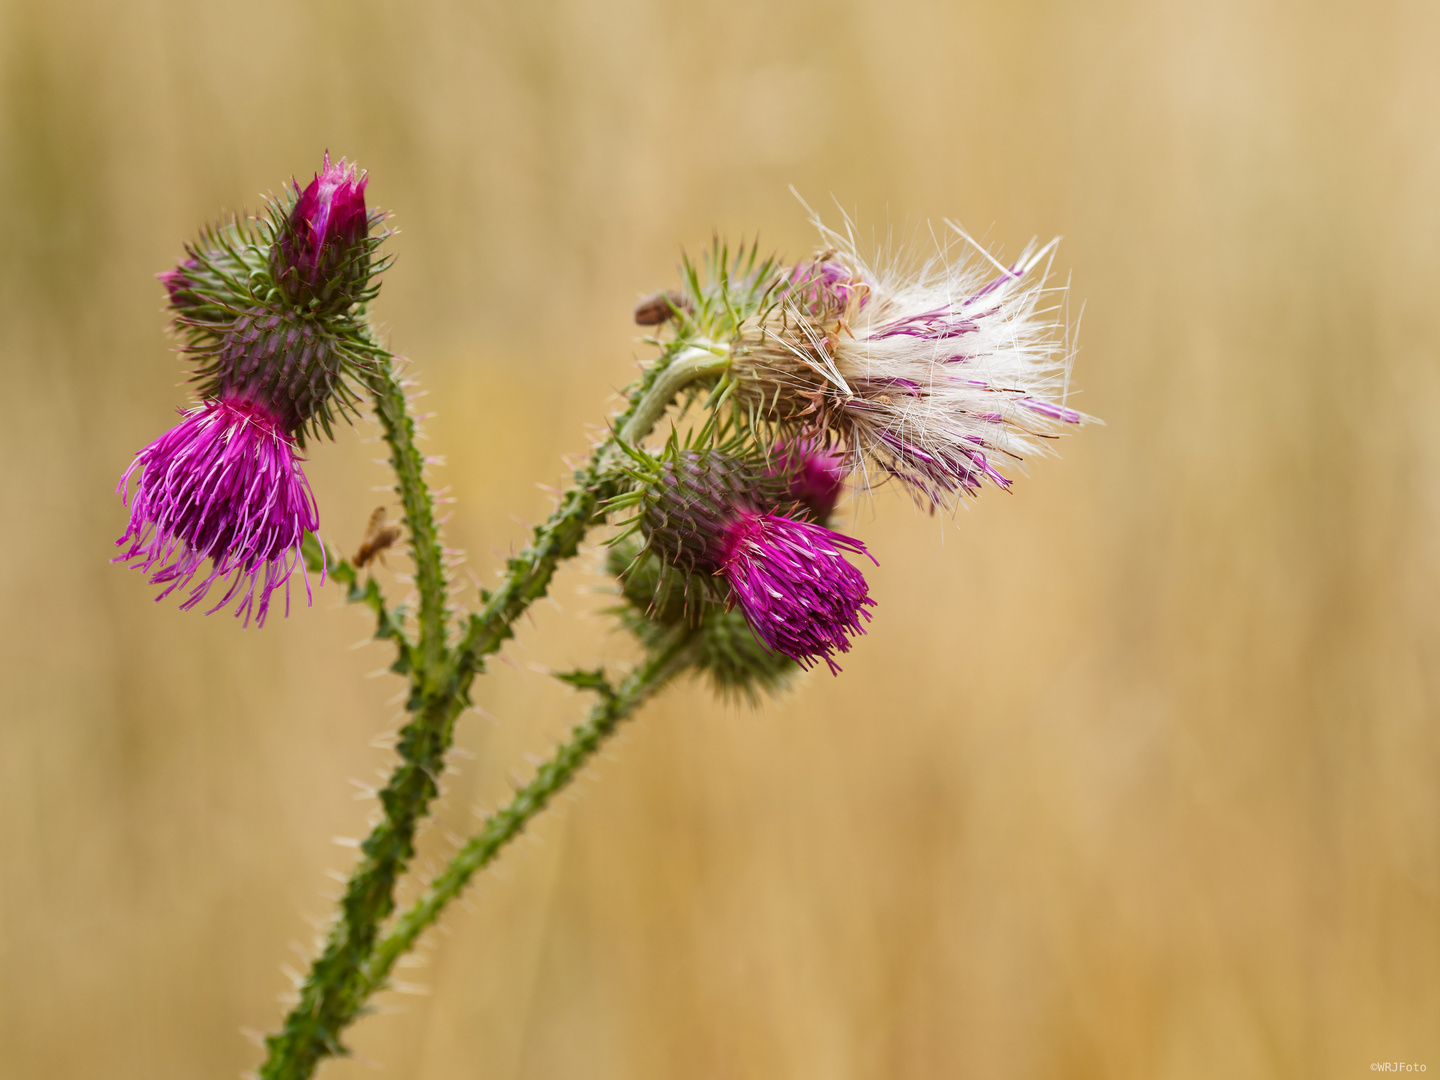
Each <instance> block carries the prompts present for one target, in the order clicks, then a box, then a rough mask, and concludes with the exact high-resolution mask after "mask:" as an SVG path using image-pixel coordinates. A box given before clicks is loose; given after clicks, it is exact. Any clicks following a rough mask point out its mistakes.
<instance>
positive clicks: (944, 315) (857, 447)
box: [735, 223, 1089, 508]
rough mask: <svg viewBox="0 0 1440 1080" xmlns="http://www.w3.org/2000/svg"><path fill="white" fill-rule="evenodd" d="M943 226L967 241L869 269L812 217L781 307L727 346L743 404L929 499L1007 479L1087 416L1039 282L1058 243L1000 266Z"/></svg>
mask: <svg viewBox="0 0 1440 1080" xmlns="http://www.w3.org/2000/svg"><path fill="white" fill-rule="evenodd" d="M817 224H818V223H817ZM952 229H953V230H954V232H955V236H956V239H957V240H958V241H959V243H960V244H961V245H963V247H962V249H961V250H959V251H955V250H942V251H940V252H939V253H937V254H936V255H935V256H934V257H933V258H931V259H930V260H929V261H928V262H927V263H925V264H924V265H923V266H920V267H919V268H918V269H915V270H907V269H906V268H905V267H904V266H901V265H891V266H886V267H881V268H878V269H877V268H872V267H871V266H869V265H867V264H866V263H865V262H864V261H863V260H862V259H861V258H860V256H859V255H858V254H857V252H856V249H855V245H854V243H853V241H852V240H851V239H850V238H849V237H847V236H841V235H840V234H838V233H835V232H833V231H831V230H828V229H825V228H824V227H823V226H821V231H822V235H823V237H824V239H825V240H826V241H827V242H828V243H829V245H830V247H829V249H828V250H826V251H825V252H823V253H822V254H820V255H818V256H816V257H815V258H814V259H813V260H811V261H809V262H803V263H799V264H797V265H796V266H794V267H792V268H790V269H789V270H786V271H782V272H781V273H780V275H779V277H778V280H777V282H776V285H775V288H774V292H773V295H774V297H775V302H774V303H773V304H772V305H770V306H769V308H768V309H767V310H766V311H765V312H764V313H763V314H761V315H759V316H756V317H754V318H752V319H751V320H750V322H749V323H748V324H747V325H746V326H745V327H744V328H743V331H742V333H741V336H740V340H739V341H738V342H737V345H736V360H735V374H736V376H737V378H738V382H739V390H740V397H741V400H742V401H743V402H744V403H745V404H746V405H747V406H748V407H750V408H753V409H756V410H758V411H759V412H761V413H762V414H763V415H765V416H767V417H768V418H770V419H771V420H772V421H775V422H778V423H779V424H780V425H782V427H785V428H790V429H794V430H798V431H800V432H802V433H808V434H812V435H815V436H818V437H823V438H824V439H826V440H829V441H831V442H832V443H833V444H834V445H836V446H838V447H841V448H843V449H844V450H845V451H846V452H847V453H848V455H849V458H850V461H851V463H852V464H854V465H855V466H856V467H857V468H860V467H862V466H863V465H864V463H865V462H866V461H869V462H872V463H874V464H875V465H876V466H877V467H878V468H879V470H880V471H881V472H882V473H883V474H888V475H890V476H894V477H896V478H898V479H900V480H902V481H904V482H905V483H906V484H908V485H909V486H910V487H911V489H912V491H914V492H915V493H916V495H917V497H918V498H919V499H920V500H921V501H922V502H925V503H928V504H929V505H930V506H931V507H932V508H943V507H947V506H950V505H953V503H954V501H955V499H956V497H957V496H960V495H976V494H978V493H979V492H980V490H981V488H982V486H983V485H984V484H986V483H989V484H992V485H994V486H995V487H998V488H1002V489H1008V488H1009V487H1010V484H1011V480H1010V478H1009V477H1008V476H1006V475H1005V474H1004V473H1002V472H1001V470H1000V466H1002V465H1004V464H1006V463H1007V462H1008V463H1010V464H1013V465H1020V463H1021V462H1023V460H1024V459H1025V458H1026V457H1027V456H1029V455H1032V454H1036V453H1044V452H1046V450H1047V449H1048V447H1047V443H1048V441H1049V440H1052V439H1054V438H1055V437H1056V436H1057V434H1058V432H1059V431H1060V430H1062V429H1063V428H1064V427H1066V426H1068V425H1078V424H1081V423H1083V422H1085V421H1086V420H1088V419H1089V418H1088V417H1086V416H1084V415H1083V414H1081V413H1080V412H1077V411H1076V410H1074V409H1072V408H1070V407H1068V406H1067V405H1065V404H1064V402H1063V399H1064V396H1065V383H1066V376H1067V373H1068V370H1069V362H1070V359H1071V356H1072V353H1071V351H1070V349H1069V347H1068V340H1067V335H1066V326H1065V324H1064V322H1063V321H1062V320H1060V319H1058V318H1057V317H1056V311H1057V308H1058V306H1059V299H1060V298H1059V296H1058V295H1056V294H1060V293H1063V289H1060V290H1052V289H1048V288H1047V286H1046V278H1047V277H1048V272H1049V266H1050V259H1051V257H1052V256H1053V252H1054V249H1055V243H1056V242H1055V241H1052V242H1051V243H1049V244H1046V245H1045V246H1044V247H1039V248H1037V247H1036V246H1035V245H1033V244H1032V245H1031V246H1030V247H1028V248H1026V250H1025V251H1024V253H1023V254H1022V255H1021V257H1020V259H1019V260H1018V261H1017V262H1015V263H1014V264H1013V265H1011V266H1008V267H1007V266H1005V265H1003V264H1001V263H999V262H998V261H996V260H995V259H994V258H993V257H992V256H991V255H990V254H989V253H988V252H986V251H985V250H984V249H983V248H981V247H980V246H979V245H978V244H977V243H975V242H974V241H973V240H971V239H970V237H969V236H968V235H966V234H965V233H964V232H962V231H960V230H959V228H958V226H952ZM966 248H968V249H969V250H968V253H967V251H966V250H965V249H966ZM1052 296H1053V298H1054V300H1055V302H1054V303H1049V304H1047V297H1052ZM1057 399H1059V400H1057Z"/></svg>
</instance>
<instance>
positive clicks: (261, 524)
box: [114, 397, 319, 626]
mask: <svg viewBox="0 0 1440 1080" xmlns="http://www.w3.org/2000/svg"><path fill="white" fill-rule="evenodd" d="M184 417H185V418H184V419H183V420H182V421H181V422H180V423H179V424H178V425H177V426H176V427H174V428H171V429H170V430H169V431H168V432H166V433H165V434H164V435H162V436H161V437H160V438H158V439H156V440H155V441H154V442H153V443H151V444H150V445H149V446H147V447H145V449H143V450H141V451H140V453H139V454H137V455H136V456H135V460H134V461H133V462H132V463H131V465H130V468H129V469H127V470H126V471H125V475H124V476H123V477H122V478H121V480H120V484H119V486H118V487H117V489H116V490H117V491H119V492H120V494H121V495H122V496H123V497H125V500H126V503H127V505H129V507H130V524H129V527H128V528H127V529H126V530H125V535H124V536H122V537H121V538H120V539H119V540H117V541H115V543H116V544H117V546H125V551H124V552H123V554H121V555H119V556H117V557H116V559H115V560H114V561H115V562H125V563H129V564H130V565H131V566H132V567H133V568H135V569H137V570H141V571H143V572H145V573H147V574H149V575H150V582H151V584H154V585H164V586H165V589H164V590H163V591H162V592H161V593H160V595H159V596H157V597H156V600H157V601H158V600H163V599H164V598H165V597H167V596H169V595H170V594H171V593H172V592H174V591H175V590H176V589H180V588H189V590H190V591H189V595H188V597H187V598H186V599H185V602H184V603H182V604H181V605H180V607H181V609H182V610H188V609H189V608H192V607H194V606H195V605H197V604H199V603H200V602H201V601H202V600H204V599H205V597H206V595H207V594H208V593H209V591H210V589H211V587H212V586H214V585H215V583H216V582H217V581H218V582H223V585H224V589H225V592H224V595H223V596H222V597H221V599H220V601H219V602H218V603H216V604H214V605H213V606H212V607H210V608H209V609H208V610H207V611H206V614H207V615H208V614H211V613H213V612H215V611H218V610H220V609H221V608H223V607H226V606H227V605H229V604H231V603H232V602H233V603H234V604H235V614H236V617H237V618H238V617H240V616H242V615H243V616H244V619H245V624H246V625H247V626H248V625H249V623H250V618H251V616H252V615H253V616H254V617H255V621H256V623H257V625H262V626H263V625H264V623H265V616H266V614H267V613H268V612H269V609H270V597H271V594H272V593H273V592H275V590H276V589H278V588H280V587H281V586H285V610H286V613H287V614H288V613H289V609H290V590H289V581H290V575H291V574H292V573H294V571H295V568H296V566H298V565H300V564H301V562H302V560H301V554H300V544H301V541H302V540H303V539H304V536H305V532H306V530H307V529H308V530H314V529H316V528H317V527H318V526H319V513H318V511H317V509H316V506H315V497H314V495H313V494H312V493H311V491H310V484H309V482H308V481H307V480H306V479H305V473H304V472H303V471H302V470H301V468H300V459H299V458H297V457H296V455H295V448H294V444H293V443H292V442H291V441H290V439H289V438H287V436H286V435H285V433H284V430H283V428H282V426H281V423H280V420H279V418H278V417H276V416H275V415H274V414H273V413H272V412H271V411H270V410H268V409H266V408H264V407H262V406H260V405H257V404H255V403H253V402H249V401H246V400H244V399H241V398H235V397H228V398H221V399H218V400H213V401H207V402H205V403H204V404H203V405H200V406H199V407H197V408H195V409H192V410H190V411H189V412H187V413H185V414H184ZM136 470H140V471H141V472H140V477H139V479H138V480H137V481H136V485H135V492H134V496H133V497H131V496H130V493H129V482H130V478H131V476H132V475H133V474H134V473H135V472H136ZM206 559H209V560H210V563H211V567H210V573H209V575H208V576H205V577H204V578H203V579H201V580H200V581H199V583H198V584H194V585H193V587H192V582H194V581H195V579H196V578H197V576H199V575H200V574H201V572H202V571H201V567H202V564H203V563H204V562H205V560H206ZM305 593H306V597H307V599H308V598H309V595H310V584H309V581H308V579H307V580H306V584H305Z"/></svg>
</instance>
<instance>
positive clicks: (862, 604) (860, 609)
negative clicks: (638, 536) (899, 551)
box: [641, 447, 878, 671]
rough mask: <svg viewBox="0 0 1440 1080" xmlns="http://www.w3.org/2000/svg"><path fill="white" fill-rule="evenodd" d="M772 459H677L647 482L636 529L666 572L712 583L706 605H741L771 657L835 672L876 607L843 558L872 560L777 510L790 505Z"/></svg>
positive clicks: (690, 455)
mask: <svg viewBox="0 0 1440 1080" xmlns="http://www.w3.org/2000/svg"><path fill="white" fill-rule="evenodd" d="M788 452H789V453H791V454H792V455H793V454H794V453H796V449H795V448H793V447H792V448H791V449H790V450H789V451H788ZM778 456H779V455H775V457H772V462H771V466H770V467H766V466H765V464H764V463H763V462H759V461H750V460H746V459H745V458H743V457H739V456H736V455H733V454H728V453H724V452H722V451H718V450H706V451H697V450H683V451H680V452H678V453H675V454H674V455H673V456H671V457H669V458H668V459H666V460H664V461H662V462H660V463H659V468H658V470H657V472H656V474H655V476H654V478H653V479H651V480H650V481H648V482H647V484H646V487H647V489H648V490H647V492H646V494H645V496H644V503H645V509H644V511H643V513H642V515H641V519H642V522H643V526H642V527H643V528H644V530H645V534H646V539H647V543H648V546H649V549H650V550H651V551H652V552H654V554H655V555H656V556H657V557H658V558H659V559H660V560H661V562H662V564H663V565H665V566H668V567H674V568H675V569H676V570H678V571H679V572H681V573H682V574H684V575H686V576H687V579H688V580H692V581H693V580H695V578H692V577H690V575H698V577H699V578H700V579H702V580H705V581H708V582H710V583H711V584H710V586H708V587H709V588H711V589H713V590H714V591H713V592H712V597H713V598H715V599H723V600H724V601H725V602H727V603H735V604H738V605H739V607H740V609H741V611H742V612H743V613H744V615H745V619H746V621H747V622H748V623H749V624H750V627H751V629H752V630H754V631H755V635H756V637H758V638H759V639H760V640H761V641H762V642H764V643H765V645H767V646H768V647H769V648H770V649H772V650H774V651H775V652H777V653H780V654H781V655H783V656H788V657H790V658H791V659H792V660H795V661H796V662H797V663H799V664H801V665H802V666H805V667H809V666H810V665H812V664H814V662H815V661H816V660H817V659H823V660H824V661H825V663H826V664H827V665H828V666H829V667H830V669H831V670H832V671H839V670H840V669H839V666H838V665H837V664H836V663H835V661H834V659H833V656H834V654H835V653H836V652H837V651H838V652H846V651H847V650H848V649H849V648H850V641H849V637H850V636H853V635H856V634H862V633H864V632H865V631H864V627H863V626H862V625H861V619H862V618H863V619H865V620H868V619H869V618H870V614H869V612H868V611H866V610H865V609H866V608H869V607H873V606H874V601H873V600H871V599H870V595H869V590H868V588H867V587H866V584H865V577H864V575H863V574H861V573H860V571H859V570H857V569H855V567H853V566H851V565H850V563H849V562H848V561H847V560H846V558H845V554H844V553H845V552H850V553H853V554H861V555H864V556H866V557H867V558H869V559H870V560H871V561H872V562H873V561H874V557H873V556H871V555H870V553H869V552H868V551H866V550H865V546H864V545H863V544H861V543H860V542H859V541H858V540H852V539H850V538H849V537H846V536H842V535H841V534H840V533H837V532H834V531H832V530H830V529H827V528H825V527H824V526H823V525H821V524H819V523H817V522H812V521H805V520H801V519H800V518H798V517H794V516H789V515H788V514H787V513H785V512H782V507H784V506H787V505H793V504H794V502H795V501H797V500H796V499H795V497H794V496H793V495H792V494H790V491H791V490H792V483H791V480H790V478H789V476H788V474H787V473H785V472H777V471H776V470H775V468H774V462H775V461H776V460H777V459H778ZM817 456H818V455H817ZM832 505H833V503H832ZM877 565H878V564H877Z"/></svg>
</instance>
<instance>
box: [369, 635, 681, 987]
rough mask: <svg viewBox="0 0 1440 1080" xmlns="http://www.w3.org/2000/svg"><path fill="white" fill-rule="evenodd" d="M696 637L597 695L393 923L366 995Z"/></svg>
mask: <svg viewBox="0 0 1440 1080" xmlns="http://www.w3.org/2000/svg"><path fill="white" fill-rule="evenodd" d="M695 636H696V631H694V630H692V629H690V628H688V627H680V628H678V632H677V633H675V634H674V635H672V637H671V638H670V639H669V640H668V641H667V642H665V643H664V644H662V645H661V646H660V647H658V648H657V649H655V650H654V651H652V652H651V653H650V654H649V655H648V656H647V657H646V659H645V661H644V662H643V663H642V664H641V665H640V666H639V667H637V668H636V669H635V670H634V671H632V672H631V673H630V675H629V677H628V678H626V679H625V681H624V682H622V683H621V684H620V686H619V687H618V688H613V687H610V686H609V685H608V684H606V685H605V686H604V687H603V688H600V689H599V693H600V700H599V701H597V702H596V703H595V705H594V706H593V707H592V708H591V709H590V715H589V716H588V717H586V719H585V721H584V723H581V724H577V725H576V726H575V729H574V730H573V731H572V732H571V733H570V739H569V741H568V742H565V743H562V744H561V745H560V746H558V747H557V748H556V749H555V753H554V754H553V755H552V756H551V758H550V760H549V761H547V762H545V763H544V764H543V765H541V766H540V768H539V769H538V770H537V771H536V773H535V778H534V779H533V780H531V781H530V783H528V784H526V785H525V786H524V787H523V788H521V789H520V790H519V791H517V792H516V793H515V797H514V798H513V799H512V800H511V801H510V804H509V805H508V806H506V807H505V808H504V809H503V810H499V811H497V812H496V813H494V814H491V815H490V817H488V818H487V819H486V820H485V824H484V825H483V826H482V827H481V829H480V831H479V832H478V833H476V834H475V835H474V836H472V837H471V838H470V839H469V840H468V841H467V842H466V843H465V845H464V846H463V847H462V848H461V849H460V850H459V852H457V853H456V855H455V856H454V858H452V859H451V860H450V865H449V866H447V867H446V868H445V870H444V871H443V872H442V873H440V874H439V875H438V876H437V877H436V878H435V879H434V880H433V881H431V883H430V887H429V888H428V889H427V890H426V891H425V895H424V896H422V897H421V898H420V899H419V900H417V901H416V902H415V903H414V904H413V905H411V907H410V909H409V910H408V911H406V912H405V913H404V914H402V915H401V916H400V917H399V918H397V919H396V920H395V924H394V926H393V927H392V928H391V930H390V932H389V933H388V934H386V935H385V937H384V938H382V939H381V940H380V942H379V943H378V944H377V945H376V946H375V951H374V952H373V953H372V954H371V957H370V962H369V963H368V964H366V965H365V986H366V988H367V992H373V991H374V990H377V989H379V988H380V987H381V986H383V985H384V984H385V981H386V979H387V978H388V976H389V974H390V970H391V968H392V967H394V965H395V961H396V960H398V959H399V958H400V957H401V956H403V955H404V954H405V953H407V952H409V951H410V950H411V949H412V948H414V946H415V942H416V940H417V939H418V938H419V937H420V935H421V934H422V933H423V932H424V931H425V930H426V928H428V927H429V926H430V925H431V924H432V923H434V922H435V920H436V918H437V917H439V915H440V912H441V911H442V910H443V909H444V907H445V905H446V904H448V903H449V902H450V901H451V900H453V899H455V897H457V896H459V895H460V893H461V892H462V891H463V890H464V888H465V886H466V885H467V884H468V883H469V881H470V879H471V878H472V877H473V876H474V875H475V873H476V872H477V871H479V870H482V869H484V868H485V867H486V866H488V865H489V864H490V863H491V861H492V860H494V858H495V856H496V855H498V854H499V853H500V851H501V849H502V848H504V847H505V845H506V844H508V843H509V842H510V841H511V840H513V839H515V837H517V836H518V835H520V833H521V832H523V831H524V830H525V826H526V825H527V824H529V822H530V820H531V819H532V818H534V817H535V816H536V815H537V814H539V813H540V812H541V811H543V810H544V809H545V807H546V806H547V805H548V804H549V802H550V800H551V799H552V798H553V797H554V796H555V795H556V794H557V793H558V792H560V791H561V790H563V789H564V788H565V787H566V786H567V785H569V783H570V781H572V780H573V779H574V778H575V774H576V773H577V772H578V771H579V770H580V768H581V767H582V766H583V765H584V764H585V763H586V762H587V761H589V760H590V758H591V757H592V756H594V754H595V752H596V751H597V750H598V749H600V746H601V745H602V744H603V743H604V742H605V740H606V739H608V738H609V737H610V736H611V735H612V734H614V732H615V729H616V728H617V727H619V726H620V724H621V722H623V721H624V720H626V719H627V718H629V717H630V715H631V714H632V713H634V711H635V710H636V709H637V708H639V707H640V706H641V705H643V704H644V703H645V701H647V700H648V699H649V698H650V697H651V696H652V695H653V694H655V692H656V691H658V690H659V689H660V688H661V687H663V686H664V685H665V684H666V683H667V682H669V681H670V679H671V678H673V677H674V676H675V675H676V674H677V673H678V672H679V671H680V670H681V669H682V668H683V667H684V666H685V662H686V661H687V660H688V656H687V655H686V654H687V652H688V650H689V648H690V645H691V644H692V642H693V639H694V637H695Z"/></svg>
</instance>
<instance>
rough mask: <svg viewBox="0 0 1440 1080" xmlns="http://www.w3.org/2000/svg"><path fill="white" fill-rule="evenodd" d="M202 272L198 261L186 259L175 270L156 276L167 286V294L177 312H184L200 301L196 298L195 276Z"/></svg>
mask: <svg viewBox="0 0 1440 1080" xmlns="http://www.w3.org/2000/svg"><path fill="white" fill-rule="evenodd" d="M199 270H200V261H199V260H198V259H194V258H190V259H186V260H185V261H184V262H182V263H181V264H180V265H179V266H177V267H176V268H175V269H174V270H165V271H163V272H162V273H159V274H156V275H155V276H156V277H157V278H159V279H160V282H161V284H163V285H164V286H165V293H166V295H167V296H168V297H169V299H170V306H171V307H173V308H175V309H176V310H177V311H183V310H185V309H186V308H188V307H192V306H194V305H195V304H196V303H197V302H198V299H197V297H196V296H195V274H196V273H197V272H198V271H199Z"/></svg>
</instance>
